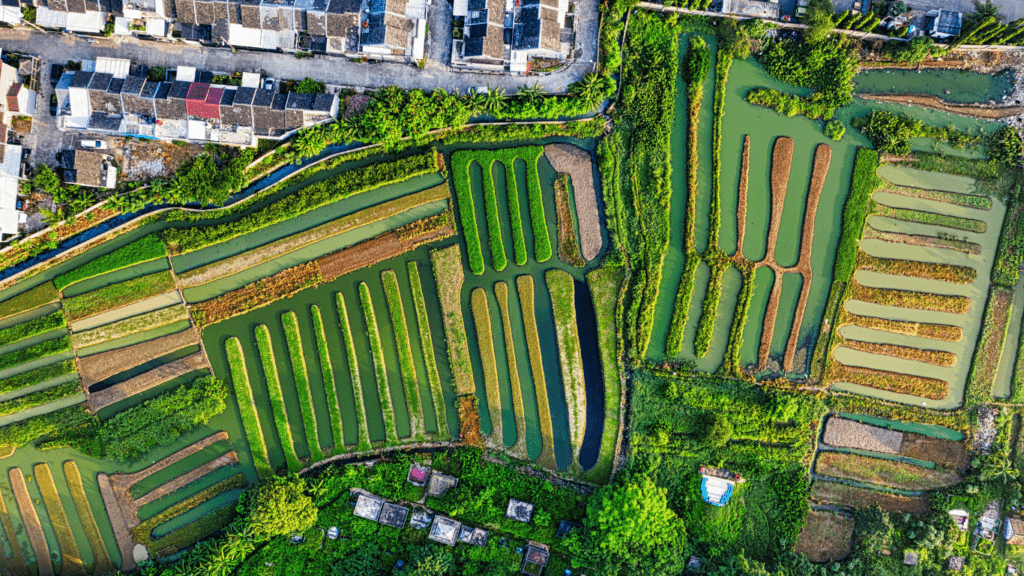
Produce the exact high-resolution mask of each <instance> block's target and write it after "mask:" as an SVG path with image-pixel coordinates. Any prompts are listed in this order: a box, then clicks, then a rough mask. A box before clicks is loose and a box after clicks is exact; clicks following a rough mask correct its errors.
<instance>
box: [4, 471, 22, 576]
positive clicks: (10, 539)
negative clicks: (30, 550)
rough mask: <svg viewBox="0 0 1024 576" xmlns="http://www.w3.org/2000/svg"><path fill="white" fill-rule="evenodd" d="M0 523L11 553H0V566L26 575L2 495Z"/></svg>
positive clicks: (16, 538) (20, 575) (20, 574)
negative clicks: (8, 556)
mask: <svg viewBox="0 0 1024 576" xmlns="http://www.w3.org/2000/svg"><path fill="white" fill-rule="evenodd" d="M12 454H13V451H12ZM0 523H2V524H3V525H4V535H5V536H6V537H7V543H8V544H10V545H11V553H12V554H11V557H10V558H7V557H6V556H4V555H3V554H0V566H3V567H4V568H6V569H7V570H8V571H10V572H11V573H12V574H17V575H18V576H27V575H28V570H27V569H26V566H25V558H24V556H22V554H21V545H20V544H18V536H17V534H15V532H14V523H13V522H11V517H10V515H9V514H8V513H7V503H6V502H5V501H4V499H3V498H2V497H0Z"/></svg>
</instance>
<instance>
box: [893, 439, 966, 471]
mask: <svg viewBox="0 0 1024 576" xmlns="http://www.w3.org/2000/svg"><path fill="white" fill-rule="evenodd" d="M900 456H906V457H907V458H914V459H916V460H924V461H926V462H934V463H935V464H936V465H938V466H942V467H943V468H948V469H950V470H955V471H958V472H963V470H964V468H966V467H967V463H968V462H969V461H970V459H971V455H970V453H969V452H968V451H967V447H966V446H964V443H963V442H955V441H953V440H943V439H941V438H932V437H931V436H925V435H924V434H913V433H907V434H904V435H903V446H902V447H901V448H900Z"/></svg>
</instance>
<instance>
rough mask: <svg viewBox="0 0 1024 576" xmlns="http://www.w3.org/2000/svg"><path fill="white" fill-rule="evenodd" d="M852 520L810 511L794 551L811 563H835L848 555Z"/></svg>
mask: <svg viewBox="0 0 1024 576" xmlns="http://www.w3.org/2000/svg"><path fill="white" fill-rule="evenodd" d="M853 527H854V520H853V518H851V517H850V516H844V515H842V514H837V513H835V512H819V511H816V510H815V511H811V512H810V513H809V514H808V515H807V520H806V521H805V522H804V528H803V530H801V531H800V537H799V538H798V539H797V541H796V548H795V549H794V551H795V552H796V553H797V554H803V555H804V556H807V559H808V560H810V561H811V562H837V561H839V560H842V559H843V558H846V557H847V556H849V555H850V539H851V538H852V537H853Z"/></svg>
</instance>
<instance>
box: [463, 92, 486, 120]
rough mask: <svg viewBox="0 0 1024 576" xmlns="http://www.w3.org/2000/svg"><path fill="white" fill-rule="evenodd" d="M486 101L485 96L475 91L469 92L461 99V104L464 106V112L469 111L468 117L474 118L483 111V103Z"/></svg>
mask: <svg viewBox="0 0 1024 576" xmlns="http://www.w3.org/2000/svg"><path fill="white" fill-rule="evenodd" d="M486 99H487V97H486V96H484V95H483V94H481V93H479V92H477V91H476V90H470V91H469V92H468V93H467V94H466V95H465V96H463V97H462V103H463V105H465V106H466V110H468V111H469V115H470V116H475V115H476V114H479V113H481V112H483V111H484V101H485V100H486Z"/></svg>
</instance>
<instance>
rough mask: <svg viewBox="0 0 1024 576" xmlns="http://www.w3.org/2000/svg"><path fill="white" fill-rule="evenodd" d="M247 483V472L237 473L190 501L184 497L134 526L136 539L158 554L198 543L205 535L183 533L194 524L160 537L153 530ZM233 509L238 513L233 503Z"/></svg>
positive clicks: (170, 552) (175, 550)
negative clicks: (187, 536) (195, 535)
mask: <svg viewBox="0 0 1024 576" xmlns="http://www.w3.org/2000/svg"><path fill="white" fill-rule="evenodd" d="M247 485H248V481H247V480H246V479H245V475H244V474H236V475H234V476H232V477H231V478H228V479H227V480H222V481H220V482H218V483H216V484H214V485H213V486H210V487H209V488H206V489H205V490H202V491H200V492H198V493H196V494H195V495H193V496H191V497H189V498H187V499H186V500H183V501H181V502H179V503H177V504H175V505H173V506H171V507H169V508H167V509H166V510H164V511H162V512H160V513H159V514H156V515H154V516H152V517H150V518H148V519H146V520H143V521H142V522H141V523H140V524H139V525H138V526H136V527H134V528H132V529H131V532H132V538H133V539H134V540H135V541H136V542H137V543H139V544H142V545H143V546H145V547H147V548H149V549H150V550H151V551H156V553H155V554H154V555H155V556H167V555H169V554H173V553H174V552H177V551H178V550H181V549H183V548H186V547H188V546H190V545H192V544H195V543H196V542H198V541H199V540H201V539H202V537H199V538H195V537H193V538H185V537H184V536H185V534H187V532H181V530H182V529H183V528H185V527H187V526H190V525H191V524H186V525H185V526H183V527H182V528H179V529H177V530H175V531H173V532H170V533H169V534H165V535H164V536H162V537H160V538H154V537H153V530H154V529H156V528H157V527H158V526H160V525H161V524H163V523H165V522H168V521H170V520H173V519H174V518H177V517H178V516H181V515H182V514H184V513H186V512H188V511H189V510H192V509H193V508H196V507H197V506H200V505H202V504H203V503H204V502H208V501H210V500H213V499H214V498H216V497H217V496H220V495H221V494H225V493H227V492H230V491H232V490H237V489H239V488H244V487H246V486H247ZM229 509H230V510H231V512H232V513H234V506H230V507H229ZM207 516H213V515H207ZM205 518H206V517H204V519H205ZM204 519H201V520H196V521H195V522H194V523H200V522H203V521H204ZM225 524H226V522H225ZM222 526H223V525H222ZM212 532H216V530H213V531H212ZM212 532H211V533H212ZM206 535H208V534H204V535H203V536H206ZM172 549H173V551H172Z"/></svg>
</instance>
